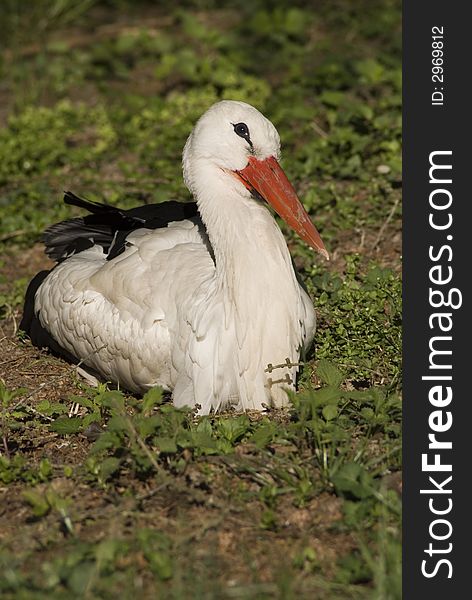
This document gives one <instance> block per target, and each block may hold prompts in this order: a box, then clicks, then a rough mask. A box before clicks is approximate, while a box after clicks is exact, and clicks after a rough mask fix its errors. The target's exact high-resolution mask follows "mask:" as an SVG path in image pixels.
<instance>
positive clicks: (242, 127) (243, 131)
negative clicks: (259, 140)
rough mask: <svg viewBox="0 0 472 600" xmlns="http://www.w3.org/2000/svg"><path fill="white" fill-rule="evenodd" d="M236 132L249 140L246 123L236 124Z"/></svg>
mask: <svg viewBox="0 0 472 600" xmlns="http://www.w3.org/2000/svg"><path fill="white" fill-rule="evenodd" d="M233 127H234V132H235V133H237V134H238V135H239V137H242V138H246V139H247V140H248V139H249V128H248V126H247V125H246V123H236V125H233Z"/></svg>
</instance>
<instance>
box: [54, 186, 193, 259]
mask: <svg viewBox="0 0 472 600" xmlns="http://www.w3.org/2000/svg"><path fill="white" fill-rule="evenodd" d="M64 202H65V203H66V204H70V205H72V206H77V207H79V208H84V209H86V210H88V211H89V213H90V214H88V215H86V216H85V217H75V218H73V219H68V220H67V221H62V222H61V223H56V224H55V225H52V226H51V227H49V228H48V229H46V231H45V232H44V235H43V241H44V243H45V245H46V254H47V255H48V256H49V257H50V258H51V259H53V260H55V261H57V262H62V261H63V260H65V259H66V258H68V257H69V256H71V255H72V254H77V253H78V252H81V251H82V250H85V249H87V248H91V247H92V246H94V245H96V244H97V245H99V246H102V248H103V250H104V252H106V253H107V254H108V256H107V259H108V260H111V259H113V258H115V257H116V256H118V255H119V254H121V252H123V250H124V249H125V243H126V237H127V236H128V235H129V234H130V233H131V232H132V231H134V230H135V229H141V228H143V227H144V228H146V229H158V228H161V227H167V225H168V224H169V223H170V222H171V221H182V220H184V219H191V218H193V217H195V216H196V215H197V214H198V211H197V205H196V203H195V202H189V203H182V202H176V201H169V202H163V203H161V204H148V205H145V206H139V207H136V208H131V209H129V210H122V209H120V208H117V207H115V206H110V205H109V204H103V203H101V202H93V201H91V200H85V199H83V198H79V197H78V196H76V195H75V194H73V193H72V192H65V194H64Z"/></svg>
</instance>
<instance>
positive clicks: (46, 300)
mask: <svg viewBox="0 0 472 600" xmlns="http://www.w3.org/2000/svg"><path fill="white" fill-rule="evenodd" d="M279 158H280V138H279V135H278V133H277V131H276V129H275V127H274V126H273V125H272V123H271V122H270V121H268V120H267V119H266V118H265V117H264V116H263V115H262V114H261V113H260V112H259V111H258V110H256V109H255V108H254V107H252V106H250V105H248V104H245V103H243V102H235V101H222V102H218V103H217V104H214V105H213V106H212V107H211V108H210V109H209V110H208V111H207V112H206V113H205V114H204V115H203V116H202V117H201V118H200V119H199V121H198V122H197V124H196V126H195V128H194V130H193V131H192V133H191V134H190V136H189V138H188V140H187V143H186V144H185V148H184V151H183V174H184V180H185V184H186V185H187V187H188V189H189V190H190V191H191V193H192V194H193V196H194V198H195V200H196V204H195V203H187V204H183V203H177V202H166V203H163V204H158V205H148V206H143V207H139V208H135V209H131V210H120V209H118V208H115V207H111V206H108V205H105V204H99V203H93V202H88V201H85V200H81V199H80V198H77V197H76V196H74V195H73V194H71V193H66V196H65V201H66V202H67V203H69V204H75V205H77V206H81V207H84V208H87V209H88V210H89V211H90V212H91V213H92V214H90V215H87V216H86V217H83V218H75V219H70V220H68V221H64V222H62V223H58V224H56V225H53V226H52V227H50V228H49V229H48V230H47V231H46V232H45V236H44V241H45V243H46V252H47V253H48V254H49V256H51V257H52V258H55V259H56V260H57V261H58V264H57V265H56V266H55V267H54V268H53V269H52V270H51V271H50V272H48V271H43V272H42V273H39V274H38V275H37V276H36V277H35V279H33V281H32V282H31V284H30V287H29V289H28V292H27V297H26V303H25V312H24V317H23V321H22V324H21V328H22V329H23V330H25V331H26V332H27V333H28V334H29V336H30V337H31V339H32V341H33V343H34V344H36V345H38V346H48V347H49V348H51V349H52V350H53V351H55V352H57V353H59V354H62V355H65V356H66V357H67V358H69V359H70V360H75V361H76V362H79V361H80V362H81V363H82V364H84V365H86V366H87V367H88V368H89V370H91V372H92V373H94V374H96V375H97V374H98V375H99V376H100V377H101V378H104V379H105V380H107V381H111V382H115V383H116V384H118V385H119V386H121V387H123V388H126V389H128V390H130V391H133V392H138V393H143V392H145V391H146V390H148V389H149V388H151V387H153V386H156V385H158V386H161V387H162V388H164V389H165V390H171V391H172V394H173V402H174V405H175V406H190V407H197V409H198V411H199V413H200V414H208V413H209V412H211V411H217V410H221V409H225V408H228V407H230V406H232V407H234V408H235V409H236V410H248V409H255V410H263V409H264V408H265V407H267V406H276V407H280V406H284V405H285V404H286V403H287V394H286V390H290V389H292V390H293V389H294V388H295V380H296V375H297V372H298V369H299V366H298V363H299V360H300V354H301V352H302V351H303V349H306V348H307V346H309V344H310V343H311V341H312V339H313V336H314V332H315V311H314V308H313V304H312V302H311V300H310V298H309V297H308V295H307V294H306V292H305V291H304V290H303V288H302V287H301V286H300V284H299V282H298V280H297V276H296V273H295V270H294V267H293V264H292V260H291V257H290V254H289V251H288V248H287V244H286V242H285V239H284V237H283V235H282V232H281V231H280V229H279V227H278V225H277V223H276V221H275V219H274V218H273V216H272V215H271V214H270V212H269V210H268V209H267V208H266V204H265V202H266V201H267V202H268V203H269V204H271V205H272V207H273V208H274V209H275V211H276V212H277V213H278V214H279V215H280V216H281V217H282V218H283V219H284V220H285V221H286V222H287V224H288V225H290V226H291V227H292V228H293V229H294V230H295V231H296V232H297V233H298V234H299V235H300V237H301V238H302V239H303V240H304V241H305V242H306V243H308V244H309V245H310V246H311V247H313V248H314V249H316V250H318V251H319V252H321V254H323V255H324V256H325V257H326V258H328V253H327V251H326V249H325V247H324V245H323V243H322V241H321V239H320V236H319V234H318V232H317V230H316V228H315V227H314V225H313V224H312V222H311V221H310V218H309V217H308V215H307V213H306V211H305V210H304V208H303V206H302V204H301V203H300V201H299V200H298V198H297V195H296V193H295V191H294V189H293V187H292V186H291V184H290V183H289V181H288V179H287V177H286V176H285V174H284V172H283V171H282V169H281V167H280V166H279V162H278V161H279Z"/></svg>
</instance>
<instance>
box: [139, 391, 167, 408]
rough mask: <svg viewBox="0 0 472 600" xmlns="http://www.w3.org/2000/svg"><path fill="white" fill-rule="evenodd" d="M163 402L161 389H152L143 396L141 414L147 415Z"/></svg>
mask: <svg viewBox="0 0 472 600" xmlns="http://www.w3.org/2000/svg"><path fill="white" fill-rule="evenodd" d="M162 402H163V394H162V388H160V387H157V386H156V387H153V388H151V389H150V390H149V391H148V392H146V393H145V394H144V396H143V405H142V412H143V413H148V412H150V411H152V409H153V408H154V407H155V406H159V404H162Z"/></svg>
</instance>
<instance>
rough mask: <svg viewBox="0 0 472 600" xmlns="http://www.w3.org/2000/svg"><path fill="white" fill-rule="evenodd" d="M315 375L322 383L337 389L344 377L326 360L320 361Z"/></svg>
mask: <svg viewBox="0 0 472 600" xmlns="http://www.w3.org/2000/svg"><path fill="white" fill-rule="evenodd" d="M316 374H317V375H318V377H319V378H320V379H321V381H322V382H323V383H326V384H327V385H332V386H334V387H338V386H339V385H340V384H341V383H342V381H343V379H344V377H343V374H342V373H341V371H340V370H339V369H338V367H336V365H334V364H333V363H332V362H330V361H329V360H326V359H324V358H323V359H321V360H320V361H319V363H318V366H317V368H316Z"/></svg>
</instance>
